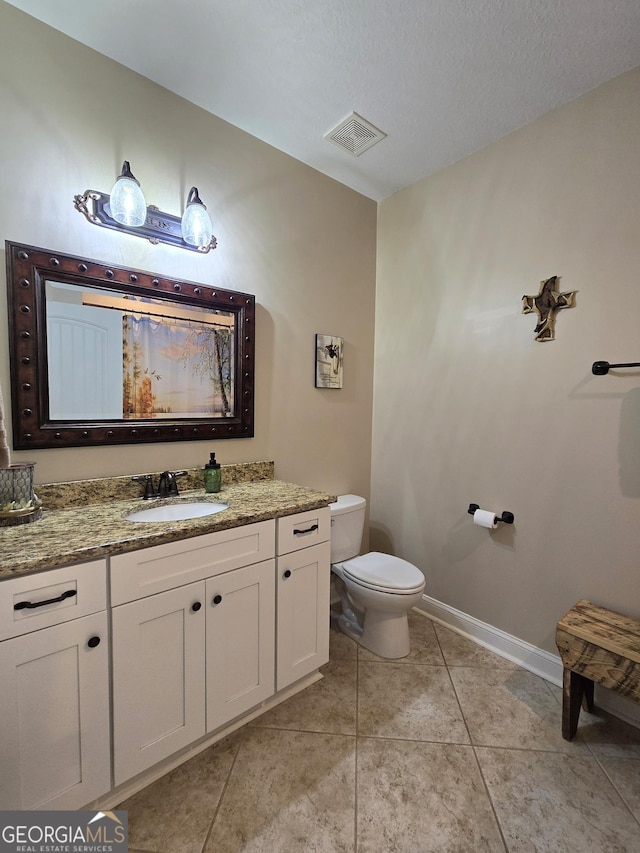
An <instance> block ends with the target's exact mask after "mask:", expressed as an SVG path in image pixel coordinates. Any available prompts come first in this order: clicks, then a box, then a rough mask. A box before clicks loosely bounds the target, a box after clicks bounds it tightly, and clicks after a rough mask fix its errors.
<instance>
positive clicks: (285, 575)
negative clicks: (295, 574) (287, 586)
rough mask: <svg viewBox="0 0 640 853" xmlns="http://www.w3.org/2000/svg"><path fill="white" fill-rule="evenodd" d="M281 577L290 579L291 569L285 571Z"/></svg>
mask: <svg viewBox="0 0 640 853" xmlns="http://www.w3.org/2000/svg"><path fill="white" fill-rule="evenodd" d="M282 577H283V578H290V577H291V569H287V571H286V572H285V573H284V574H283V575H282Z"/></svg>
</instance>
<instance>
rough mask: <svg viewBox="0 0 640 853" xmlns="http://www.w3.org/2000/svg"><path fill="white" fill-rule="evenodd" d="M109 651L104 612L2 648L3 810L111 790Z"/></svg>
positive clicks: (64, 803)
mask: <svg viewBox="0 0 640 853" xmlns="http://www.w3.org/2000/svg"><path fill="white" fill-rule="evenodd" d="M92 638H98V639H99V642H98V643H97V644H96V640H95V639H92ZM90 640H91V644H89V641H90ZM108 648H109V638H108V633H107V614H106V613H105V612H104V611H103V612H102V613H94V614H92V615H91V616H84V617H82V618H81V619H74V620H73V621H71V622H65V623H63V624H62V625H56V626H55V627H52V628H46V629H43V630H42V631H34V632H33V633H31V634H25V635H24V636H22V637H17V638H15V639H13V640H6V641H5V642H3V643H0V684H1V685H2V689H1V690H0V768H1V769H0V809H5V810H6V809H77V808H80V807H82V806H84V805H86V804H87V803H89V802H91V800H94V799H96V798H97V797H99V796H101V795H102V794H105V793H106V792H107V791H108V790H109V789H110V787H111V769H110V745H109V672H108V656H109V651H108Z"/></svg>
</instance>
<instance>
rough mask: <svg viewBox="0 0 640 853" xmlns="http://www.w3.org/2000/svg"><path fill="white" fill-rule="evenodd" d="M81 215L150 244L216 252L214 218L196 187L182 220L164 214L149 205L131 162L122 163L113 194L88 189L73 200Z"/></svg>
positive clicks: (169, 214)
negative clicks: (213, 230)
mask: <svg viewBox="0 0 640 853" xmlns="http://www.w3.org/2000/svg"><path fill="white" fill-rule="evenodd" d="M73 201H74V206H75V208H76V210H77V211H78V212H79V213H82V214H83V216H84V217H85V218H86V219H87V221H88V222H91V223H92V224H93V225H102V226H103V227H104V228H112V229H114V230H116V231H125V232H126V233H127V234H135V235H136V236H137V237H144V238H145V239H147V240H149V242H150V243H154V244H155V243H168V244H169V245H172V246H180V247H181V248H183V249H189V250H190V251H192V252H200V253H201V254H204V253H206V252H210V251H211V249H215V248H216V246H217V244H218V241H217V240H216V238H215V237H214V236H213V233H212V225H211V218H210V217H209V214H208V213H207V208H206V207H205V205H204V204H203V203H202V200H201V198H200V196H199V195H198V190H197V189H196V187H191V189H190V190H189V194H188V196H187V204H186V207H185V211H184V215H183V216H182V218H180V217H179V216H174V215H173V214H171V213H164V212H163V211H161V210H159V209H158V208H157V207H156V206H155V205H153V204H150V205H147V203H146V201H145V198H144V195H143V193H142V190H141V189H140V182H139V181H138V180H137V179H136V178H135V176H134V175H133V173H132V172H131V166H130V165H129V161H128V160H125V161H124V163H123V164H122V172H121V174H120V175H119V177H118V178H117V180H116V182H115V184H114V185H113V189H112V190H111V195H107V193H102V192H99V191H98V190H85V192H84V193H82V194H81V195H76V196H74V198H73Z"/></svg>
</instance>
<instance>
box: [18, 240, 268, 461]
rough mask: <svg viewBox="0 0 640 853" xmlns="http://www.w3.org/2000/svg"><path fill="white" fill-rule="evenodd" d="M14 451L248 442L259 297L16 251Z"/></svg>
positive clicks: (251, 427)
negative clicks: (229, 441)
mask: <svg viewBox="0 0 640 853" xmlns="http://www.w3.org/2000/svg"><path fill="white" fill-rule="evenodd" d="M6 255H7V289H8V308H9V346H10V355H11V402H12V413H13V445H14V448H15V449H16V450H30V449H37V448H45V447H73V446H91V445H109V444H134V443H138V442H157V441H184V440H196V439H197V440H203V439H220V438H249V437H251V436H253V434H254V359H255V331H254V325H255V299H254V297H253V296H251V295H250V294H247V293H237V292H235V291H229V290H222V289H221V288H214V287H210V286H207V285H204V284H196V283H194V282H189V281H181V280H178V279H173V278H167V277H166V276H161V275H155V274H153V273H148V272H142V271H140V270H131V269H126V268H123V267H117V266H113V265H106V264H103V263H100V262H98V261H92V260H87V259H85V258H76V257H73V256H71V255H63V254H61V253H59V252H52V251H49V250H47V249H39V248H35V247H33V246H25V245H22V244H17V243H10V242H8V241H7V243H6Z"/></svg>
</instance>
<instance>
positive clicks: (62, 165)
mask: <svg viewBox="0 0 640 853" xmlns="http://www.w3.org/2000/svg"><path fill="white" fill-rule="evenodd" d="M0 31H2V33H3V35H4V38H3V48H2V51H0V114H1V115H2V117H3V132H2V135H1V136H0V162H1V163H2V166H1V169H0V238H1V240H2V244H1V250H2V254H3V256H4V240H5V239H8V240H11V241H16V242H25V243H28V244H31V245H35V246H41V247H43V248H47V249H53V250H56V251H59V252H68V253H73V254H77V255H80V256H84V257H88V258H96V259H99V260H103V261H108V262H111V263H114V264H121V265H125V266H131V267H135V268H139V269H144V270H150V271H153V272H161V273H163V274H165V275H168V276H177V277H183V278H185V279H187V280H191V281H201V282H204V283H207V284H215V285H217V286H220V287H224V288H229V289H232V290H234V289H235V290H241V291H247V292H250V293H253V294H255V296H256V303H257V306H258V307H257V354H256V355H257V357H256V363H257V382H256V437H255V438H253V439H236V440H228V441H218V442H206V443H205V442H182V443H167V444H159V445H155V446H147V445H145V446H139V447H136V446H133V445H132V446H127V447H119V448H97V449H66V450H40V451H37V452H34V453H27V452H20V453H18V452H17V453H15V454H14V455H13V459H14V461H21V460H22V461H26V460H28V459H33V460H35V462H36V463H37V464H36V477H37V481H38V482H57V481H61V480H73V479H80V478H84V477H98V476H104V475H116V474H127V473H134V472H141V471H158V470H162V469H163V468H173V469H176V468H181V467H186V466H192V465H193V466H195V465H199V464H204V462H205V461H206V460H207V459H208V453H209V451H210V450H215V451H216V452H217V455H218V459H219V460H220V461H221V462H223V463H225V462H239V461H249V460H259V459H274V460H275V463H276V476H277V477H279V478H281V479H286V480H292V481H297V482H300V483H302V484H304V485H308V486H313V487H317V488H323V489H327V490H330V491H335V492H343V491H356V492H359V493H362V494H364V495H368V489H369V473H370V459H371V443H370V432H371V407H372V370H373V320H374V289H375V241H376V204H375V202H373V201H371V200H369V199H366V198H364V197H363V196H360V195H358V194H357V193H355V192H353V191H352V190H349V189H347V188H346V187H344V186H342V185H341V184H339V183H337V182H335V181H333V180H331V179H329V178H327V177H325V176H323V175H321V174H320V173H318V172H316V171H314V170H313V169H310V168H308V167H306V166H304V165H303V164H301V163H299V162H298V161H296V160H294V159H292V158H290V157H288V156H287V155H285V154H283V153H281V152H279V151H277V150H275V149H274V148H271V147H270V146H268V145H265V144H264V143H262V142H260V141H258V140H257V139H255V138H254V137H251V136H249V135H247V134H245V133H243V132H242V131H240V130H238V129H236V128H234V127H232V126H230V125H229V124H227V123H225V122H223V121H221V120H219V119H217V118H215V117H213V116H211V115H209V114H208V113H206V112H204V111H203V110H200V109H198V108H197V107H195V106H193V105H192V104H190V103H188V102H187V101H185V100H183V99H181V98H178V97H176V96H175V95H173V94H171V93H169V92H168V91H166V90H165V89H162V88H160V87H159V86H156V85H154V84H153V83H151V82H149V81H148V80H146V79H145V78H143V77H140V76H138V75H136V74H134V73H133V72H131V71H129V70H128V69H126V68H124V67H122V66H120V65H118V64H117V63H114V62H112V61H110V60H108V59H106V58H105V57H103V56H100V55H99V54H96V53H94V52H93V51H91V50H89V49H87V48H85V47H83V46H81V45H80V44H78V43H77V42H74V41H73V40H71V39H69V38H67V37H66V36H63V35H61V34H60V33H58V32H56V31H55V30H52V29H50V28H48V27H46V26H45V25H43V24H41V23H39V22H37V21H35V20H34V19H32V18H30V17H28V16H26V15H25V14H23V13H22V12H19V11H17V10H16V9H14V8H12V7H10V6H7V5H6V4H4V3H0ZM211 82H212V85H224V80H218V81H211ZM124 159H128V160H130V161H131V165H132V169H133V171H134V174H135V175H136V176H137V177H138V178H139V180H140V182H141V184H142V187H143V190H144V192H145V195H146V198H147V203H149V204H156V205H157V206H158V207H160V209H161V210H165V211H168V212H172V213H176V214H179V213H181V211H182V206H183V204H184V199H185V198H186V195H187V192H188V190H189V187H190V186H192V185H193V184H195V185H197V186H198V188H199V190H200V193H201V196H202V198H203V200H204V201H205V203H206V204H207V206H208V208H209V211H210V213H211V215H212V219H213V221H214V233H215V234H216V236H217V238H218V248H217V249H216V250H215V251H214V252H211V253H210V254H209V255H206V256H199V255H196V254H195V253H192V252H187V251H181V250H180V249H177V248H174V247H171V246H152V245H151V244H150V243H148V242H147V241H145V240H141V239H139V238H136V237H131V236H127V235H120V234H117V233H115V232H113V231H109V230H106V229H101V228H97V227H95V226H93V225H90V224H89V223H88V222H87V221H86V220H85V219H84V218H83V217H82V216H81V215H80V214H79V213H77V212H76V211H75V210H74V207H73V196H74V194H76V193H79V192H83V191H84V190H86V189H88V188H92V189H98V190H102V191H104V192H109V190H110V188H111V186H112V184H113V181H114V179H115V177H116V175H117V174H118V173H119V171H120V167H121V165H122V161H123V160H124ZM0 276H1V281H0V383H1V385H2V388H3V389H4V397H5V403H6V405H7V407H8V398H9V363H8V357H9V353H8V344H7V320H6V316H7V311H6V290H5V281H4V263H2V271H1V272H0ZM316 332H323V333H328V334H335V335H341V336H343V337H344V338H345V382H344V389H343V390H341V391H327V390H318V389H315V388H314V372H313V371H314V343H315V338H314V335H315V333H316ZM6 414H7V417H8V416H9V412H7V413H6Z"/></svg>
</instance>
